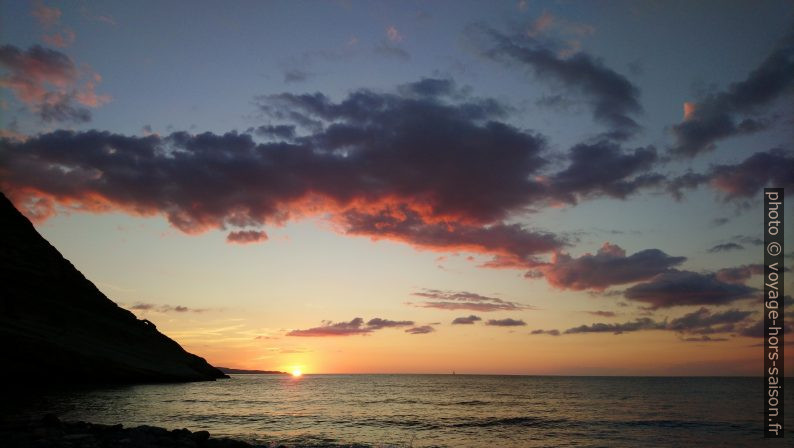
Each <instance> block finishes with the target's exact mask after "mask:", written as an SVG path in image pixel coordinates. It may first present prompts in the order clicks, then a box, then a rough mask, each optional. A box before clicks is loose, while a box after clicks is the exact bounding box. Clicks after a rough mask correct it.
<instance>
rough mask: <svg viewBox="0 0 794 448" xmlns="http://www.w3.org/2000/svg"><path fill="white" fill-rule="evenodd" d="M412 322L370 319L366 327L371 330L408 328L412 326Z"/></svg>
mask: <svg viewBox="0 0 794 448" xmlns="http://www.w3.org/2000/svg"><path fill="white" fill-rule="evenodd" d="M413 324H414V323H413V321H410V320H399V321H398V320H389V319H381V318H379V317H376V318H374V319H370V320H369V322H367V327H368V328H371V329H373V330H380V329H381V328H398V327H410V326H411V325H413Z"/></svg>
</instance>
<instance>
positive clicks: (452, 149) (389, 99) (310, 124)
mask: <svg viewBox="0 0 794 448" xmlns="http://www.w3.org/2000/svg"><path fill="white" fill-rule="evenodd" d="M258 102H259V104H260V106H261V107H262V110H263V112H266V113H268V114H270V115H271V116H273V118H275V119H276V120H277V121H281V120H286V121H287V123H275V124H272V125H268V126H265V127H260V128H256V129H255V130H252V132H256V133H258V134H260V135H262V134H267V135H268V136H269V137H270V138H276V139H278V138H280V137H288V140H289V141H285V140H276V141H268V142H265V143H257V142H255V141H254V139H253V137H252V135H250V134H239V133H236V132H230V133H226V134H213V133H209V132H205V133H199V134H188V133H186V132H174V133H172V134H170V135H166V136H159V135H148V136H125V135H120V134H113V133H109V132H100V131H94V130H92V131H86V132H73V131H65V130H61V131H56V132H52V133H48V134H42V135H38V136H36V137H34V138H31V139H28V140H26V141H25V142H13V141H8V140H3V141H2V153H3V157H4V160H5V163H4V165H5V166H4V167H3V176H2V180H0V184H1V185H2V188H3V190H4V191H5V192H7V194H8V195H9V197H11V198H12V200H13V201H14V202H15V203H16V204H18V205H20V206H21V208H23V209H24V208H25V207H24V204H29V203H31V201H32V200H43V202H41V207H47V206H49V207H50V208H49V209H48V210H46V213H41V214H39V215H40V216H43V217H46V216H51V215H52V214H53V213H54V212H55V209H54V208H53V207H54V206H55V205H56V204H59V205H61V206H66V207H69V208H71V209H72V210H81V211H85V212H108V211H118V210H121V211H125V212H127V213H131V214H136V215H147V216H148V215H155V214H162V215H164V216H165V217H166V218H167V219H168V221H169V222H170V223H171V224H172V225H173V226H174V227H176V228H177V229H179V230H181V231H183V232H185V233H190V234H195V233H200V232H204V231H208V230H210V229H222V230H226V229H228V228H229V227H232V228H239V229H245V228H249V229H246V230H250V228H251V227H258V226H264V225H266V224H269V223H275V224H281V223H283V222H286V221H289V220H296V219H302V218H306V217H310V216H323V217H325V218H327V219H328V220H329V221H330V222H331V223H332V224H333V226H334V228H335V229H336V230H338V231H339V232H341V233H346V234H349V235H360V236H367V237H370V238H373V239H391V240H396V241H401V242H405V243H408V244H412V245H414V246H417V247H420V248H424V249H430V250H438V251H458V250H461V251H462V250H465V251H474V252H480V253H485V254H490V255H499V256H503V257H508V258H510V259H511V260H513V261H515V262H516V263H523V264H525V263H526V262H527V260H528V259H529V258H531V257H533V256H535V255H537V254H543V253H549V252H550V251H553V250H556V249H559V248H561V247H564V246H565V244H566V242H565V240H563V239H562V238H560V237H558V236H556V235H554V234H551V233H548V232H543V231H540V230H537V229H532V228H528V227H526V226H522V225H518V224H505V223H504V220H506V219H508V218H509V217H510V216H512V215H513V214H515V213H518V212H521V211H522V210H524V209H525V208H526V207H527V206H529V205H530V204H532V203H533V201H540V200H543V198H544V194H545V193H544V192H543V186H542V185H541V184H539V183H537V182H536V181H535V180H534V177H535V175H536V174H538V173H539V170H541V169H542V168H543V167H545V166H546V164H547V162H546V160H545V159H544V157H543V156H542V151H543V150H544V147H545V143H544V140H543V138H542V137H540V136H537V135H535V134H532V133H529V132H526V131H522V130H519V129H516V128H514V127H511V126H509V125H507V124H504V123H501V122H500V121H499V118H500V117H502V116H503V115H504V114H505V113H506V112H505V111H506V109H505V108H504V107H503V106H501V105H500V104H499V103H498V102H495V101H493V100H483V99H478V98H471V97H468V96H466V95H465V94H464V93H463V92H462V91H461V90H460V89H457V87H456V86H455V85H454V83H452V82H451V81H450V80H435V81H427V80H425V81H420V82H418V83H412V84H407V85H404V86H402V87H401V88H398V89H397V91H396V92H395V93H376V92H372V91H368V90H359V91H355V92H353V93H351V94H350V95H349V96H348V97H347V98H346V99H343V100H342V101H340V102H338V103H335V102H332V101H331V100H330V99H329V98H327V97H326V96H325V95H323V94H320V93H317V94H307V95H294V94H280V95H274V96H269V97H266V98H259V100H258ZM453 161H454V163H452V162H453ZM483 166H487V167H488V168H489V169H487V170H484V169H483ZM28 213H29V216H31V215H33V213H30V210H28ZM233 230H234V229H233Z"/></svg>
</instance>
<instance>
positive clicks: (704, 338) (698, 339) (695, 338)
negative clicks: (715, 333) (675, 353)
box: [681, 335, 728, 342]
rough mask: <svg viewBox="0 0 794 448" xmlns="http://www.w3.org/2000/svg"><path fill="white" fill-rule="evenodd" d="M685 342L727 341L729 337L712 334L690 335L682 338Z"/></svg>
mask: <svg viewBox="0 0 794 448" xmlns="http://www.w3.org/2000/svg"><path fill="white" fill-rule="evenodd" d="M681 340H682V341H684V342H721V341H727V340H728V338H713V337H711V336H707V335H703V336H690V337H686V338H682V339H681Z"/></svg>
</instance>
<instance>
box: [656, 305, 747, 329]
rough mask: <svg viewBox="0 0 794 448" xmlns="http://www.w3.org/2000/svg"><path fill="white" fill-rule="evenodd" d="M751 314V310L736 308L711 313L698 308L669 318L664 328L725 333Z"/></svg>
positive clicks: (705, 309)
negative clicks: (671, 318)
mask: <svg viewBox="0 0 794 448" xmlns="http://www.w3.org/2000/svg"><path fill="white" fill-rule="evenodd" d="M752 314H753V312H752V311H740V310H736V309H733V310H727V311H723V312H718V313H713V312H711V311H710V310H709V309H707V308H700V309H698V310H697V311H693V312H691V313H688V314H685V315H684V316H682V317H679V318H676V319H673V320H671V321H670V322H669V323H668V324H667V325H666V329H668V330H672V331H677V332H682V333H694V334H713V333H727V332H732V331H734V329H735V325H736V324H738V323H740V322H744V321H746V319H747V318H748V317H750V316H751V315H752Z"/></svg>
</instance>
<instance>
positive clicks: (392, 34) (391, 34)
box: [386, 25, 403, 43]
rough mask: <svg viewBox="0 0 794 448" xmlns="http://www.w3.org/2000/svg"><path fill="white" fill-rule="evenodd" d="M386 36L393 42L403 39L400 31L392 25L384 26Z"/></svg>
mask: <svg viewBox="0 0 794 448" xmlns="http://www.w3.org/2000/svg"><path fill="white" fill-rule="evenodd" d="M386 36H388V38H389V40H390V41H392V42H394V43H397V42H401V41H402V40H403V36H402V34H400V31H399V30H398V29H397V28H396V27H395V26H394V25H391V26H389V27H388V28H386Z"/></svg>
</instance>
